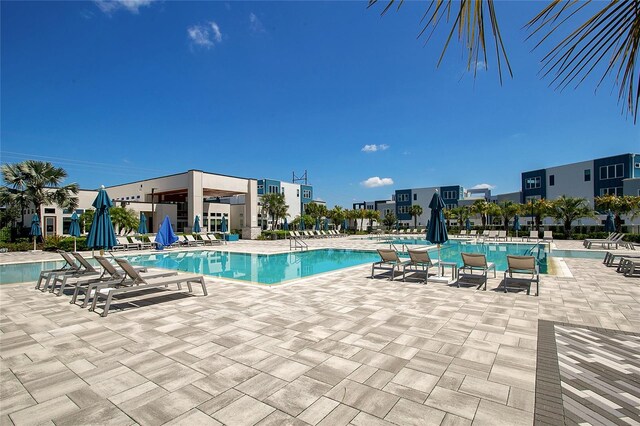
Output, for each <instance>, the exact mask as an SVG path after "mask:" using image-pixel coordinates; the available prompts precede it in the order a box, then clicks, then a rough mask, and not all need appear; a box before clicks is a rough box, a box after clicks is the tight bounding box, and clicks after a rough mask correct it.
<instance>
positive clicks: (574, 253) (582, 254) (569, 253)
mask: <svg viewBox="0 0 640 426" xmlns="http://www.w3.org/2000/svg"><path fill="white" fill-rule="evenodd" d="M549 254H550V255H551V256H552V257H569V258H579V259H600V260H604V255H605V252H604V251H589V250H558V249H556V250H553V251H552V252H551V253H549Z"/></svg>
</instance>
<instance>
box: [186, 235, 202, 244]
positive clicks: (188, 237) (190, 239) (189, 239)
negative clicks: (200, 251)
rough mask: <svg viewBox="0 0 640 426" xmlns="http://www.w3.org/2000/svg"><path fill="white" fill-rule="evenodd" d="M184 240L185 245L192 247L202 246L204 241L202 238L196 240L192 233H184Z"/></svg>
mask: <svg viewBox="0 0 640 426" xmlns="http://www.w3.org/2000/svg"><path fill="white" fill-rule="evenodd" d="M184 240H185V242H186V243H187V245H188V246H189V247H193V246H203V245H204V241H202V240H196V239H195V238H193V235H189V234H186V235H185V236H184Z"/></svg>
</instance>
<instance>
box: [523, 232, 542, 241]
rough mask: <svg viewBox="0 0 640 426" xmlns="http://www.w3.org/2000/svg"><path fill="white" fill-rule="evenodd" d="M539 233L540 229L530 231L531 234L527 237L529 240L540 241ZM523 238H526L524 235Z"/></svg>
mask: <svg viewBox="0 0 640 426" xmlns="http://www.w3.org/2000/svg"><path fill="white" fill-rule="evenodd" d="M539 235H540V234H539V233H538V231H529V236H528V237H527V241H531V240H535V241H536V242H538V240H540V237H539ZM522 239H523V240H524V237H522Z"/></svg>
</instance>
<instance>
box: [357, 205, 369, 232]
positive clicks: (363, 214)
mask: <svg viewBox="0 0 640 426" xmlns="http://www.w3.org/2000/svg"><path fill="white" fill-rule="evenodd" d="M356 212H358V215H357V217H358V219H360V230H361V231H362V230H363V229H364V220H365V218H366V217H367V210H366V209H358V210H356Z"/></svg>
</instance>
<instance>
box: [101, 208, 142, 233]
mask: <svg viewBox="0 0 640 426" xmlns="http://www.w3.org/2000/svg"><path fill="white" fill-rule="evenodd" d="M109 214H110V215H111V222H113V227H114V228H115V231H116V233H118V234H119V233H120V232H122V231H125V232H127V233H128V232H130V231H133V230H135V229H137V228H138V225H139V224H140V219H138V214H137V213H136V212H135V211H134V210H133V209H128V208H126V207H111V209H110V210H109Z"/></svg>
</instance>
